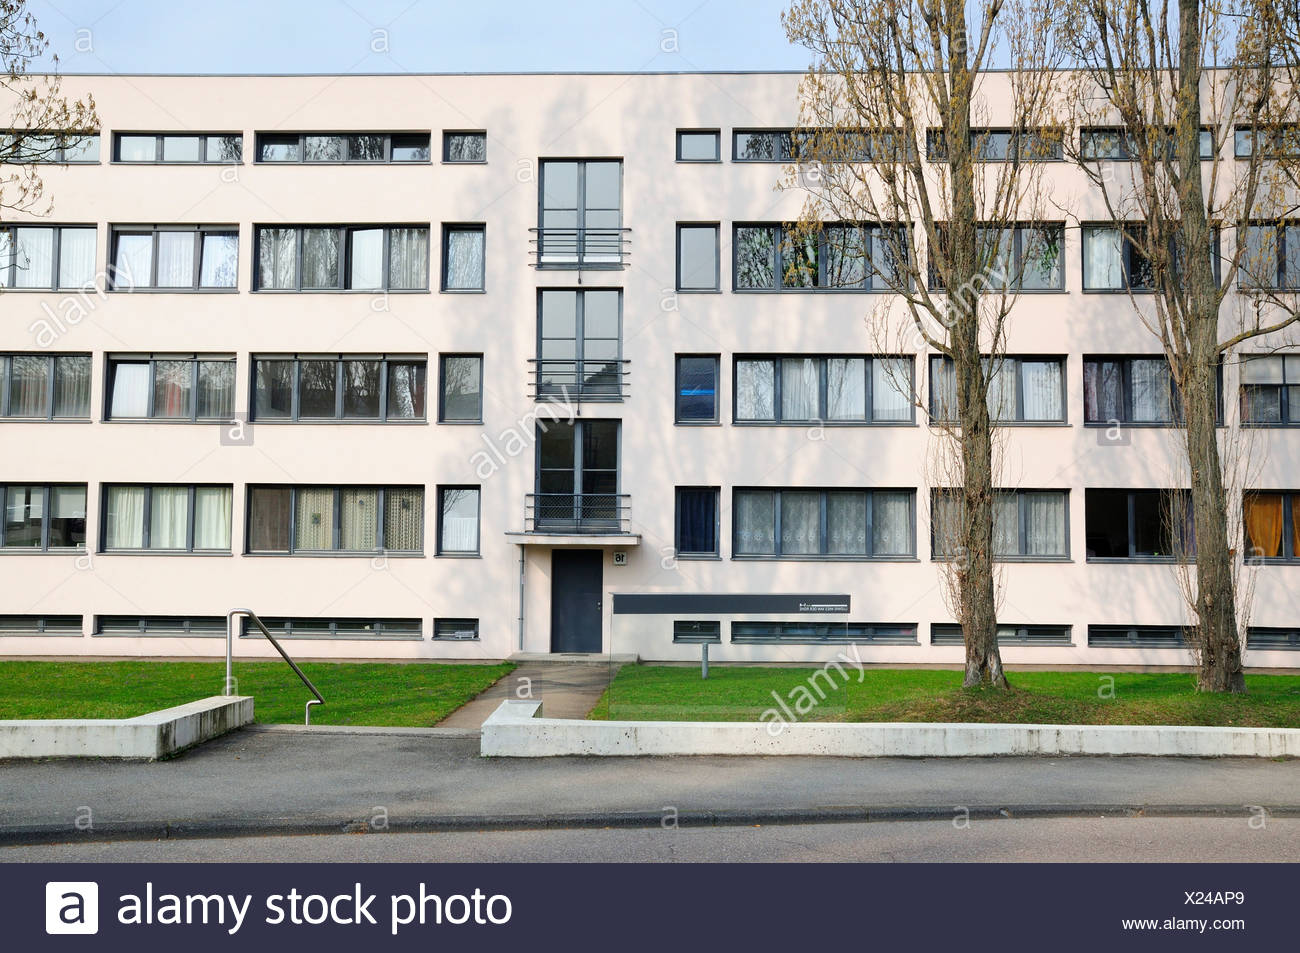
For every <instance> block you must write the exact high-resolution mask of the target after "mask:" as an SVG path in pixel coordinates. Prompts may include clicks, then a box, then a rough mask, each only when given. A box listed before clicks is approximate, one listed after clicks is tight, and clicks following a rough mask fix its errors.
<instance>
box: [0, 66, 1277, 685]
mask: <svg viewBox="0 0 1300 953" xmlns="http://www.w3.org/2000/svg"><path fill="white" fill-rule="evenodd" d="M799 78H800V77H799V76H798V75H795V74H743V75H742V74H644V75H642V74H637V75H479V76H465V75H454V76H332V77H331V76H280V77H268V76H240V77H178V76H167V77H161V76H132V77H126V76H95V77H69V78H67V79H66V80H65V85H66V87H67V89H68V91H69V92H71V93H73V94H74V95H75V94H80V93H81V92H82V91H83V90H84V91H87V92H91V93H93V95H94V97H95V100H96V102H97V104H98V109H99V113H100V117H101V120H102V123H103V128H102V129H101V130H99V132H98V136H97V138H96V139H94V140H92V141H90V142H88V143H87V144H86V145H84V146H83V147H80V148H78V149H75V150H70V153H69V155H67V156H66V157H65V158H66V159H67V160H68V161H67V164H66V165H49V166H46V167H43V168H42V169H41V175H42V177H43V179H44V182H45V193H46V195H47V196H48V197H49V199H50V203H51V204H50V207H49V208H48V209H40V210H39V211H40V212H41V214H35V212H34V211H32V212H25V213H21V214H14V215H11V216H10V217H9V220H8V221H6V222H4V223H3V224H2V225H0V250H3V252H4V257H3V261H4V264H5V270H4V273H3V275H0V288H2V290H0V378H2V380H0V382H2V383H3V399H2V402H0V486H2V487H3V493H4V510H5V519H4V526H3V536H0V568H2V569H3V572H4V585H3V587H0V654H8V655H36V654H41V655H44V654H60V655H166V656H189V655H193V656H213V655H218V654H220V653H221V652H222V651H223V647H222V644H221V641H220V638H219V637H220V636H221V635H222V634H223V633H224V625H225V618H224V617H225V614H226V613H227V612H228V611H229V610H230V609H232V608H234V607H236V606H239V607H248V608H250V609H252V610H254V611H255V612H256V613H258V615H259V616H261V617H262V618H263V619H264V620H266V621H267V622H268V624H270V625H271V626H273V627H274V628H275V629H276V630H277V631H279V632H281V633H283V634H285V635H286V636H288V637H291V638H293V639H296V640H301V641H299V642H298V643H296V645H295V647H294V648H293V651H294V653H295V654H298V655H302V656H314V657H338V658H348V657H367V658H410V659H416V658H445V659H478V658H502V657H506V656H509V655H511V654H513V653H516V652H519V651H527V652H616V653H636V654H638V655H639V656H640V657H642V658H645V659H690V658H694V657H696V656H697V655H698V653H699V648H698V643H699V642H700V641H710V642H714V643H716V644H715V646H714V648H713V650H712V652H713V657H714V658H716V659H722V660H792V661H796V660H797V661H817V660H824V659H828V658H831V657H834V656H835V655H836V654H837V653H839V652H841V651H845V650H846V649H847V646H848V645H857V646H858V648H857V649H855V650H854V651H857V652H858V653H860V655H861V657H862V658H863V659H864V660H866V661H868V662H888V663H897V664H906V663H951V662H957V661H960V660H961V659H962V657H963V650H962V648H961V635H960V631H959V629H957V628H956V627H955V626H954V625H953V615H952V612H951V611H950V609H949V607H948V605H947V604H946V599H945V584H944V581H943V559H944V554H943V553H942V552H941V551H939V550H942V548H943V547H942V541H941V540H939V539H937V538H936V534H935V533H934V532H933V531H932V524H934V523H935V521H936V519H938V518H940V516H941V511H942V510H943V507H944V505H945V503H944V500H943V497H942V494H941V493H939V494H936V491H937V490H941V489H942V487H941V486H936V485H935V484H936V483H938V482H940V481H937V480H936V479H935V478H934V477H933V468H932V466H931V465H930V464H929V462H928V461H930V460H931V459H932V458H933V447H934V441H935V439H936V437H935V435H934V434H933V433H932V432H931V430H930V428H929V427H928V426H927V425H926V419H925V418H926V414H927V411H934V412H936V413H939V412H941V411H942V404H943V393H944V386H943V381H944V369H943V367H942V366H941V364H936V363H933V361H934V359H933V358H932V356H931V355H928V354H926V353H924V351H923V350H921V351H917V352H916V353H910V354H909V353H901V352H896V351H895V352H888V353H881V351H882V349H881V348H880V347H879V346H878V345H877V344H876V343H874V342H875V338H874V337H873V334H872V332H871V330H870V327H869V321H868V318H869V316H871V315H873V314H876V313H878V312H879V310H880V309H882V308H883V309H889V308H891V307H894V306H895V303H891V301H890V300H889V299H890V297H891V296H890V295H889V294H888V292H886V291H883V290H880V289H879V288H876V289H873V287H872V279H873V275H872V274H870V273H868V272H867V271H860V272H854V271H852V270H850V273H849V274H848V276H847V277H845V276H843V275H840V276H838V277H835V278H832V277H830V276H828V274H827V269H828V266H827V264H826V261H827V257H828V256H827V255H825V254H823V255H821V256H820V258H821V264H820V265H819V264H816V263H814V264H813V265H812V268H811V272H809V271H808V269H807V268H805V269H804V271H803V277H801V278H800V279H799V280H798V281H794V282H791V281H789V280H787V278H786V270H785V269H784V268H783V248H784V249H785V250H786V251H785V254H786V255H788V254H790V252H789V248H790V245H789V243H788V242H786V241H785V240H784V236H783V235H782V232H781V229H782V224H781V223H783V222H788V221H791V220H794V219H797V218H798V215H799V211H800V207H801V204H802V195H801V194H800V193H799V192H798V191H797V190H796V191H780V190H777V189H776V188H775V186H776V185H777V184H778V182H779V181H780V180H781V178H782V168H783V164H782V162H781V159H782V156H783V150H784V149H785V148H786V146H787V144H788V143H789V141H790V140H789V136H788V130H789V129H790V128H791V127H792V125H793V124H794V120H795V117H796V114H797V86H798V82H799ZM782 130H785V132H782ZM1225 148H1229V149H1231V148H1232V146H1231V145H1227V146H1225ZM1047 174H1048V176H1049V177H1050V179H1051V182H1052V190H1053V192H1054V194H1056V195H1058V196H1062V197H1065V198H1064V200H1063V202H1062V205H1063V207H1068V208H1069V216H1068V220H1067V215H1066V214H1065V213H1064V212H1063V213H1062V214H1061V221H1060V223H1059V224H1058V225H1053V224H1051V223H1047V224H1044V223H1036V225H1035V226H1033V227H1030V226H1026V227H1024V228H1019V229H1016V230H1015V231H1014V234H1011V235H1009V236H1008V242H1009V244H1008V248H1009V249H1010V251H1009V254H1011V255H1014V256H1024V257H1026V258H1028V257H1031V256H1033V255H1034V250H1035V249H1037V250H1039V251H1041V250H1042V249H1043V248H1044V247H1050V248H1052V249H1054V251H1053V252H1052V254H1051V255H1050V256H1049V258H1050V260H1049V261H1048V262H1047V263H1046V264H1043V265H1042V266H1041V267H1038V266H1035V267H1034V268H1032V269H1027V270H1026V271H1025V272H1024V277H1023V278H1022V281H1023V282H1024V290H1023V293H1022V294H1021V295H1020V297H1019V300H1018V302H1017V304H1016V306H1015V309H1014V311H1013V313H1012V318H1011V322H1010V333H1009V340H1008V344H1007V353H1008V355H1009V359H1008V360H1007V361H1006V362H1005V363H1004V364H1003V366H1002V369H1001V371H1000V372H999V387H998V391H999V395H1000V396H999V397H998V400H999V405H998V408H997V414H998V416H999V417H1000V418H1001V419H1002V420H1003V422H1004V427H1002V428H1001V429H1002V431H1003V433H1004V438H1005V439H1004V444H1003V456H1004V462H1003V475H1002V478H1001V482H1002V485H1003V486H1004V487H1005V488H1006V490H1005V493H1004V495H1003V496H1002V497H1001V498H1000V501H999V529H998V543H997V545H998V547H999V550H1000V552H1001V554H1002V556H1003V563H1002V569H1001V578H1002V584H1003V597H1002V605H1001V608H1000V618H1001V620H1002V621H1003V623H1004V625H1005V627H1006V628H1005V635H1004V639H1003V643H1004V644H1003V657H1004V660H1005V661H1006V662H1007V663H1008V664H1012V665H1014V664H1017V663H1021V664H1024V663H1040V664H1048V665H1060V666H1068V665H1106V664H1150V665H1173V664H1185V663H1187V662H1188V661H1189V655H1188V651H1187V649H1186V647H1185V645H1184V644H1183V636H1182V632H1181V627H1182V626H1184V625H1186V624H1187V622H1188V614H1187V610H1186V607H1185V603H1184V599H1183V597H1182V594H1181V589H1180V585H1179V579H1178V572H1177V566H1176V563H1175V560H1174V558H1173V554H1174V553H1175V552H1176V550H1177V549H1178V544H1179V541H1178V540H1176V539H1171V538H1170V537H1171V535H1177V534H1176V533H1174V532H1173V531H1172V530H1170V529H1169V528H1168V521H1167V520H1162V517H1161V513H1162V512H1163V511H1164V509H1165V508H1166V504H1167V501H1168V499H1169V497H1170V494H1171V493H1176V492H1177V489H1178V488H1179V487H1180V486H1182V487H1185V486H1186V482H1185V477H1183V476H1181V475H1180V474H1182V472H1183V468H1182V467H1181V465H1180V463H1179V460H1180V445H1179V442H1178V437H1177V433H1178V432H1177V428H1176V427H1174V426H1172V423H1173V421H1174V419H1175V417H1176V414H1177V409H1176V399H1175V397H1174V396H1173V394H1172V392H1171V390H1170V387H1169V383H1168V376H1167V371H1165V370H1164V367H1163V359H1162V358H1161V357H1160V349H1159V347H1158V345H1157V343H1156V341H1155V340H1154V339H1153V338H1152V337H1151V335H1150V333H1149V332H1148V331H1147V330H1146V329H1145V328H1144V327H1143V326H1142V324H1141V323H1140V322H1139V321H1137V320H1136V319H1135V317H1134V304H1133V299H1131V298H1130V295H1129V294H1128V291H1127V289H1126V284H1134V285H1140V282H1141V276H1140V272H1141V267H1140V262H1136V261H1134V260H1132V256H1131V254H1130V250H1129V249H1126V248H1125V247H1124V245H1123V243H1122V241H1120V240H1119V236H1118V235H1115V234H1112V233H1108V232H1106V230H1104V229H1100V228H1095V227H1090V226H1089V225H1088V224H1087V223H1088V222H1089V220H1090V219H1091V220H1097V219H1102V218H1104V217H1105V211H1104V208H1102V207H1101V202H1100V200H1099V198H1097V197H1096V196H1093V195H1090V193H1089V190H1088V188H1087V187H1086V184H1085V180H1084V177H1083V175H1082V174H1081V173H1080V172H1079V171H1078V170H1077V169H1075V168H1072V167H1071V166H1070V165H1069V164H1068V163H1065V162H1057V163H1054V164H1053V165H1052V167H1051V168H1050V170H1049V171H1048V172H1047ZM1039 226H1042V227H1039ZM1054 230H1055V231H1054ZM860 240H861V242H862V243H863V244H864V246H865V247H870V242H871V241H872V236H871V234H870V231H869V230H865V231H863V232H861V234H860ZM816 257H817V256H813V258H814V259H815V258H816ZM1040 257H1041V256H1040ZM1035 260H1036V261H1037V260H1038V259H1035ZM785 264H788V262H785ZM804 264H805V265H807V260H805V261H804ZM1292 264H1293V263H1292V262H1291V261H1290V260H1289V259H1286V258H1285V257H1284V256H1283V257H1282V258H1280V259H1279V270H1280V271H1281V270H1284V269H1286V268H1288V267H1291V265H1292ZM1031 273H1032V274H1031ZM881 283H882V282H879V281H877V284H881ZM1138 297H1139V298H1140V295H1139V296H1138ZM895 310H897V311H898V314H897V316H898V318H899V319H900V320H901V310H899V309H897V308H895ZM1272 343H1276V342H1260V344H1259V346H1255V345H1253V344H1252V345H1250V346H1249V347H1248V348H1247V351H1248V354H1247V355H1246V359H1244V360H1240V361H1234V362H1230V363H1229V364H1228V365H1227V366H1225V368H1224V378H1223V401H1224V405H1225V408H1227V409H1228V412H1233V411H1234V409H1235V408H1236V407H1237V406H1238V405H1239V400H1240V399H1241V396H1242V394H1243V393H1245V394H1246V395H1247V396H1248V397H1249V399H1250V407H1251V410H1250V411H1249V414H1250V416H1251V419H1252V420H1253V421H1254V422H1255V423H1257V424H1259V426H1255V427H1251V428H1248V431H1247V432H1248V433H1249V434H1251V439H1252V444H1251V453H1252V459H1253V460H1254V461H1255V462H1256V464H1255V465H1254V466H1253V467H1252V471H1251V480H1252V484H1251V485H1252V487H1254V488H1255V489H1257V490H1258V491H1260V493H1261V494H1262V495H1261V496H1259V497H1258V498H1256V499H1254V500H1253V501H1252V503H1251V506H1250V508H1249V512H1247V513H1246V514H1245V516H1244V518H1243V519H1244V524H1245V529H1244V531H1243V533H1244V535H1245V536H1247V537H1248V538H1247V539H1244V540H1243V552H1245V551H1247V549H1249V550H1250V551H1251V552H1253V553H1254V554H1255V555H1256V556H1257V557H1259V558H1256V559H1252V563H1253V564H1257V565H1251V566H1249V567H1247V568H1245V569H1244V570H1243V571H1244V573H1245V575H1246V577H1248V579H1249V586H1250V588H1251V589H1252V590H1253V612H1252V617H1251V622H1250V625H1251V635H1250V643H1249V647H1248V651H1247V656H1246V660H1247V664H1248V665H1250V666H1261V667H1263V666H1270V667H1271V666H1282V667H1288V666H1294V665H1295V664H1296V661H1297V660H1300V654H1297V652H1296V651H1295V650H1296V649H1300V477H1297V473H1298V472H1300V470H1298V466H1300V429H1296V427H1297V426H1300V354H1298V355H1297V356H1291V355H1290V354H1286V353H1272V352H1270V353H1269V354H1267V355H1265V354H1264V352H1265V351H1269V350H1270V349H1269V347H1267V346H1265V345H1266V344H1272ZM1250 352H1259V359H1258V360H1251V359H1250V358H1251V357H1252V354H1251V353H1250ZM900 381H911V382H913V383H914V385H915V387H916V388H917V389H918V392H919V393H920V395H921V398H920V400H921V404H922V407H921V408H920V409H918V408H917V407H914V406H913V405H912V402H911V400H910V399H909V398H908V397H907V396H906V395H904V394H901V393H900V392H899V382H900ZM1243 505H1244V501H1243ZM270 651H271V649H270V646H268V645H267V644H266V643H265V642H264V641H262V640H260V639H255V638H249V639H248V640H247V641H245V642H243V643H241V645H240V646H239V647H238V649H237V652H238V654H240V655H245V656H257V655H266V654H270Z"/></svg>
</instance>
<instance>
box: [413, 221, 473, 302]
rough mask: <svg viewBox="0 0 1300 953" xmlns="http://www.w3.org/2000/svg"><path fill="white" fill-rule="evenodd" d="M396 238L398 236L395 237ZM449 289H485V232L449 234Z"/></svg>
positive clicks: (467, 231)
mask: <svg viewBox="0 0 1300 953" xmlns="http://www.w3.org/2000/svg"><path fill="white" fill-rule="evenodd" d="M394 237H396V236H394ZM445 280H446V283H447V287H448V288H451V289H481V288H482V287H483V231H482V230H481V229H477V228H474V229H468V228H456V229H452V230H450V231H448V232H447V274H446V278H445Z"/></svg>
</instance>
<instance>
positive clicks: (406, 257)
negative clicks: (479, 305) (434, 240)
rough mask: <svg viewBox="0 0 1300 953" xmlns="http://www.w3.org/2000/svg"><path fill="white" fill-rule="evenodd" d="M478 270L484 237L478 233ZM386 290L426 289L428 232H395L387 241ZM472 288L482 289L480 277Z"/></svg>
mask: <svg viewBox="0 0 1300 953" xmlns="http://www.w3.org/2000/svg"><path fill="white" fill-rule="evenodd" d="M478 238H479V249H478V255H479V270H480V271H481V270H482V265H483V261H482V258H483V233H482V232H479V234H478ZM388 287H390V288H392V289H393V290H395V291H423V290H424V289H425V288H427V287H429V230H428V229H427V228H394V229H392V230H391V232H390V233H389V237H388ZM474 287H478V288H481V287H483V281H482V278H481V277H480V279H479V283H478V284H477V285H475V286H474Z"/></svg>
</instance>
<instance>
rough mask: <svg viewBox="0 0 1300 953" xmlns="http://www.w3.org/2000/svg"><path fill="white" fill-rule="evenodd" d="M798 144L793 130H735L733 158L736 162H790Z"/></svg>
mask: <svg viewBox="0 0 1300 953" xmlns="http://www.w3.org/2000/svg"><path fill="white" fill-rule="evenodd" d="M798 143H799V137H798V136H797V135H796V134H795V130H793V129H735V130H733V131H732V139H731V158H732V160H733V161H735V162H789V161H791V160H792V159H794V157H795V152H796V149H797V148H798Z"/></svg>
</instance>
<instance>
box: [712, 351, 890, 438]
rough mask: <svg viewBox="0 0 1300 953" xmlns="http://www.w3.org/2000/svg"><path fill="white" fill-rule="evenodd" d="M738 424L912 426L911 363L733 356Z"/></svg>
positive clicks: (879, 359)
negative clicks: (908, 424) (907, 424)
mask: <svg viewBox="0 0 1300 953" xmlns="http://www.w3.org/2000/svg"><path fill="white" fill-rule="evenodd" d="M734 391H735V395H736V396H735V421H736V423H809V422H816V423H836V424H853V423H857V424H897V423H911V422H912V406H913V404H912V397H911V394H912V359H911V358H908V357H868V356H866V355H838V356H834V357H805V356H803V355H790V356H773V357H748V356H746V357H737V358H736V379H735V386H734Z"/></svg>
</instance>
